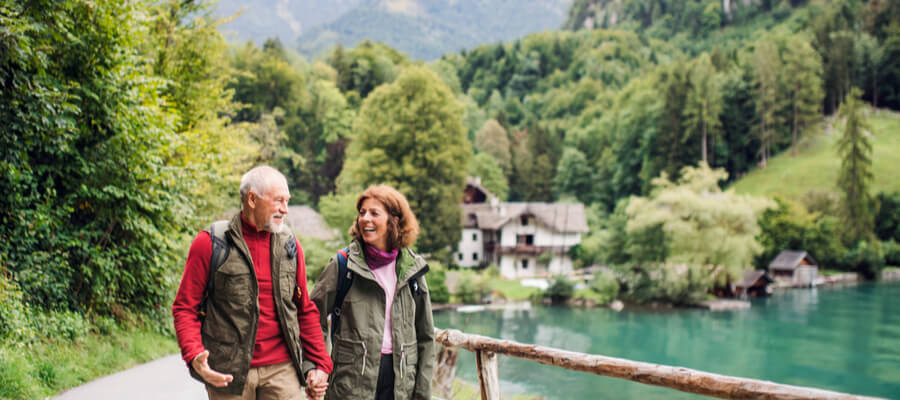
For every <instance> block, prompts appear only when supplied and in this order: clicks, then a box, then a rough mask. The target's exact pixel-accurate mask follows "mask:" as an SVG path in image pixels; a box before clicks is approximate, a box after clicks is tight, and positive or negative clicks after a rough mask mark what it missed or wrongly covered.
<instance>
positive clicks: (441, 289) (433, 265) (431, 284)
mask: <svg viewBox="0 0 900 400" xmlns="http://www.w3.org/2000/svg"><path fill="white" fill-rule="evenodd" d="M428 266H429V268H430V269H429V271H428V274H426V275H425V279H426V281H425V282H426V283H427V284H428V290H429V292H430V294H431V302H432V303H437V304H446V303H449V302H450V291H449V290H448V289H447V269H446V268H444V267H443V266H442V265H441V264H440V263H437V262H435V261H429V262H428Z"/></svg>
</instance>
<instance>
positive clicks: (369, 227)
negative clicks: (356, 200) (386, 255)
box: [356, 197, 388, 251]
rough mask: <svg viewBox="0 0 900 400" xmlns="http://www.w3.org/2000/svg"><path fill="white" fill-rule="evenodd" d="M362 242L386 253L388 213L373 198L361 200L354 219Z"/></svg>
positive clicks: (382, 205)
mask: <svg viewBox="0 0 900 400" xmlns="http://www.w3.org/2000/svg"><path fill="white" fill-rule="evenodd" d="M356 224H357V228H358V229H359V232H360V234H361V235H362V238H363V241H365V242H366V243H368V244H370V245H372V246H375V248H376V249H378V250H381V251H388V248H387V243H388V213H387V210H385V208H384V204H381V202H380V201H378V200H375V199H373V198H371V197H370V198H367V199H365V200H363V202H362V205H361V206H360V207H359V215H358V216H357V217H356Z"/></svg>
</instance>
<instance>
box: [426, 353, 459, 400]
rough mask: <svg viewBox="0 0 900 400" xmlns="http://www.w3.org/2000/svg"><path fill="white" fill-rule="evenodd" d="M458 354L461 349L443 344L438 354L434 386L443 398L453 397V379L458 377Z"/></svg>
mask: <svg viewBox="0 0 900 400" xmlns="http://www.w3.org/2000/svg"><path fill="white" fill-rule="evenodd" d="M458 356H459V349H457V348H456V347H450V346H441V351H439V352H438V354H437V359H436V360H435V366H434V380H433V382H432V386H433V388H434V391H435V392H437V394H438V396H440V397H441V398H444V399H450V398H453V380H454V379H455V378H456V360H457V357H458Z"/></svg>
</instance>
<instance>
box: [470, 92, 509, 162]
mask: <svg viewBox="0 0 900 400" xmlns="http://www.w3.org/2000/svg"><path fill="white" fill-rule="evenodd" d="M495 93H496V92H495ZM475 149H476V150H478V151H479V152H484V153H487V154H490V155H491V156H492V157H494V160H496V161H497V165H499V166H500V168H502V169H503V172H504V173H506V174H509V173H510V172H511V171H512V160H511V156H510V152H509V137H508V136H507V133H506V129H503V126H502V125H500V124H499V123H498V122H497V120H495V119H489V120H487V121H486V122H485V123H484V125H482V127H481V129H479V130H478V132H477V133H476V134H475Z"/></svg>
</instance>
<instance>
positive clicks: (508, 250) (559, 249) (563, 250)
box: [498, 244, 570, 256]
mask: <svg viewBox="0 0 900 400" xmlns="http://www.w3.org/2000/svg"><path fill="white" fill-rule="evenodd" d="M569 248H570V246H535V245H530V244H517V245H515V246H499V247H498V250H499V253H500V254H518V255H535V256H536V255H538V254H541V253H544V252H547V251H549V252H551V253H554V254H568V252H569Z"/></svg>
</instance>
